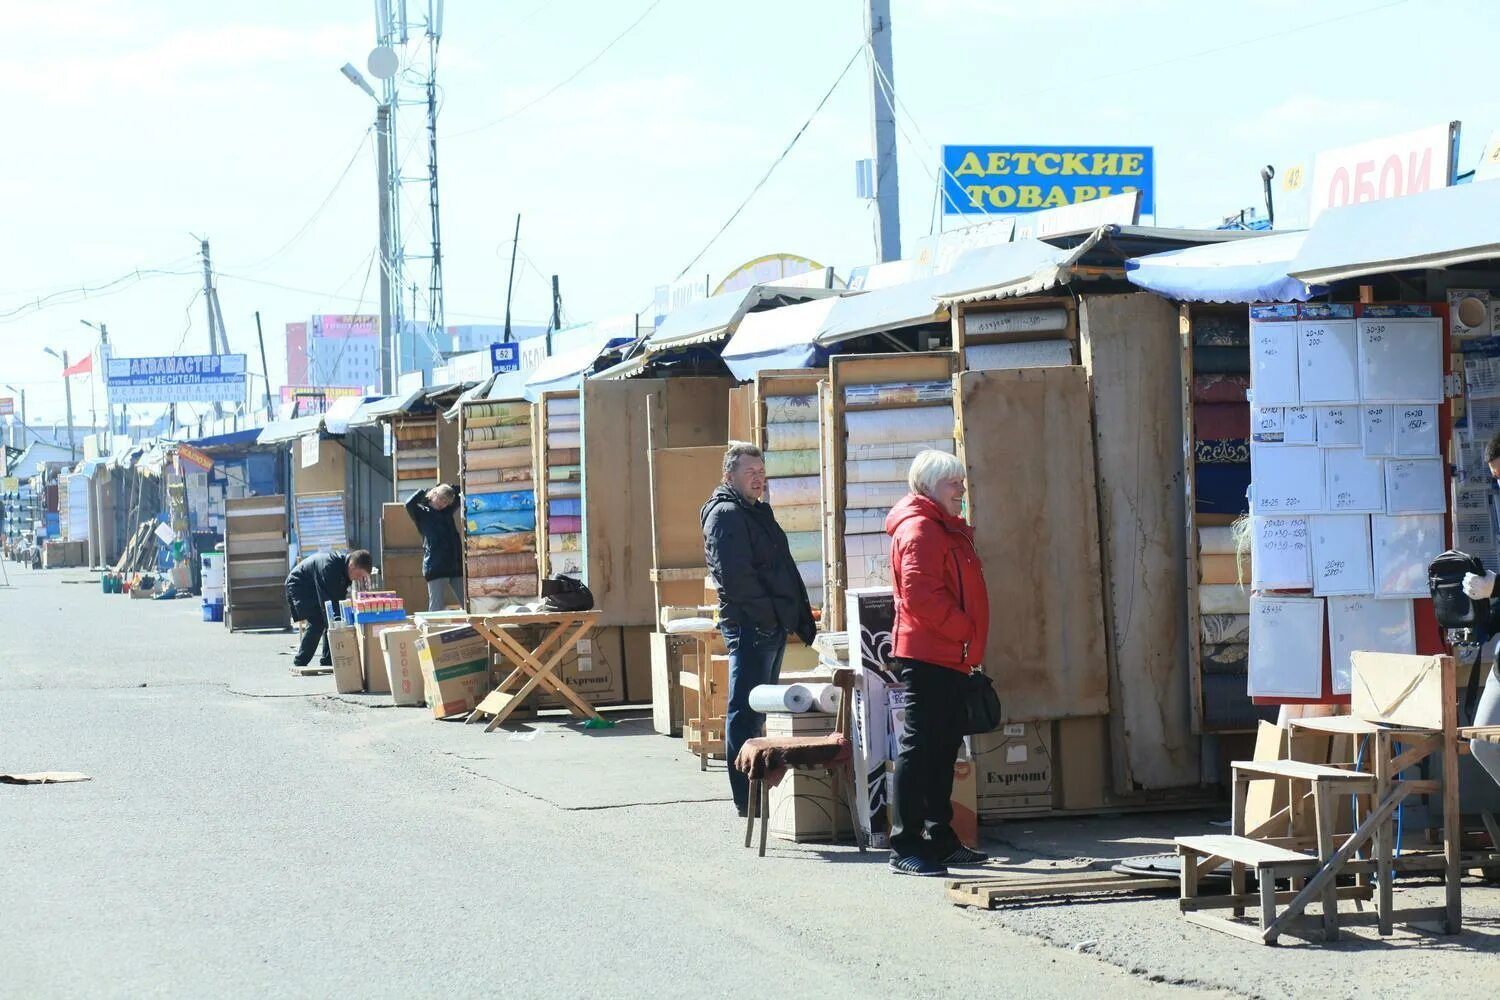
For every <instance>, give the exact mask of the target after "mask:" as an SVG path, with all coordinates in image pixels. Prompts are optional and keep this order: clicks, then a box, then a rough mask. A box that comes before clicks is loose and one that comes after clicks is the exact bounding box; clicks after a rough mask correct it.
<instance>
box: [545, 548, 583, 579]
mask: <svg viewBox="0 0 1500 1000" xmlns="http://www.w3.org/2000/svg"><path fill="white" fill-rule="evenodd" d="M547 563H548V568H549V570H550V572H551V573H552V575H553V576H556V575H557V574H559V573H566V574H567V575H569V576H580V575H582V573H583V553H582V552H576V551H575V552H568V551H565V550H563V549H554V550H553V551H551V552H548V553H547Z"/></svg>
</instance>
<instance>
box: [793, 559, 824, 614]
mask: <svg viewBox="0 0 1500 1000" xmlns="http://www.w3.org/2000/svg"><path fill="white" fill-rule="evenodd" d="M797 575H798V576H800V577H802V585H803V586H805V587H806V588H807V600H808V603H809V604H811V605H812V606H813V607H815V608H820V607H822V606H823V594H822V592H821V588H822V586H823V560H821V559H819V560H818V561H817V562H799V563H798V564H797Z"/></svg>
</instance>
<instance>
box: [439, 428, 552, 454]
mask: <svg viewBox="0 0 1500 1000" xmlns="http://www.w3.org/2000/svg"><path fill="white" fill-rule="evenodd" d="M464 442H465V443H466V444H467V445H468V446H469V447H471V448H513V447H515V446H516V445H520V444H530V443H531V428H530V427H528V426H525V425H521V426H509V427H470V428H468V429H466V430H465V431H464ZM433 454H437V452H436V450H434V452H433Z"/></svg>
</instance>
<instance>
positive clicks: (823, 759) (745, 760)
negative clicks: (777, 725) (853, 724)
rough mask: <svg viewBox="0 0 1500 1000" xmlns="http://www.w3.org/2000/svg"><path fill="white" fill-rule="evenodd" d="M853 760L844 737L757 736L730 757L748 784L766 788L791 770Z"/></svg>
mask: <svg viewBox="0 0 1500 1000" xmlns="http://www.w3.org/2000/svg"><path fill="white" fill-rule="evenodd" d="M853 759H854V748H853V747H852V746H851V745H850V743H849V738H848V737H847V736H841V735H839V734H838V733H829V734H828V735H827V736H757V737H756V738H755V739H753V740H748V741H746V743H745V745H744V746H742V747H740V752H739V755H738V756H737V757H735V758H734V766H735V767H736V768H738V769H739V770H740V771H741V772H742V773H743V774H744V775H745V777H747V778H749V779H751V780H752V781H755V780H760V781H764V782H765V783H766V787H767V788H775V787H776V786H777V785H779V784H780V783H781V778H782V775H784V774H786V772H787V769H788V768H792V767H838V766H839V765H840V764H847V763H849V761H851V760H853Z"/></svg>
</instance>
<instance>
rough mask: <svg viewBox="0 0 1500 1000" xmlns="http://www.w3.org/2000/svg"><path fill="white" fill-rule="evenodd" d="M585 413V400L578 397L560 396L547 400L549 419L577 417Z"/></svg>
mask: <svg viewBox="0 0 1500 1000" xmlns="http://www.w3.org/2000/svg"><path fill="white" fill-rule="evenodd" d="M582 412H583V400H581V399H579V398H578V397H577V396H559V397H557V398H556V399H549V400H547V419H548V420H551V419H552V418H553V417H554V416H559V417H560V416H568V415H572V416H577V415H578V414H580V413H582Z"/></svg>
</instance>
